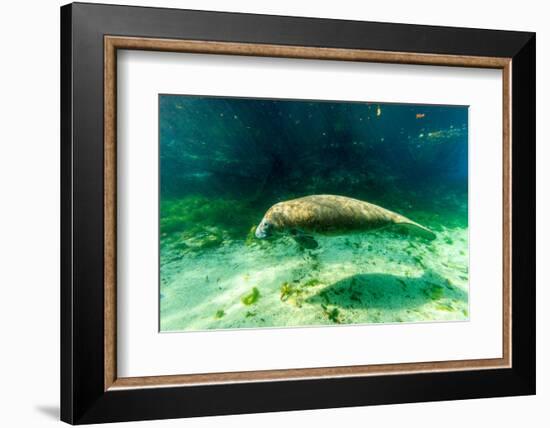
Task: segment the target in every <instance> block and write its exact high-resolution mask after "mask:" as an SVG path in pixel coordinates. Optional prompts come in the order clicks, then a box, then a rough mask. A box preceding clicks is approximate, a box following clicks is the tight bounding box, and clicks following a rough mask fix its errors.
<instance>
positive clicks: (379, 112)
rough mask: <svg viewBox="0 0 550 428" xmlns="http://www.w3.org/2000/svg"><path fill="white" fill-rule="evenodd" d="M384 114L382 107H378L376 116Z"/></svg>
mask: <svg viewBox="0 0 550 428" xmlns="http://www.w3.org/2000/svg"><path fill="white" fill-rule="evenodd" d="M381 114H382V109H381V108H380V106H378V107H376V116H380V115H381Z"/></svg>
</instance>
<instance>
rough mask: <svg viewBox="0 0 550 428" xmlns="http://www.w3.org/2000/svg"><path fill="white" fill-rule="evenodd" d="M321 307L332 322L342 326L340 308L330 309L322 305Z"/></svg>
mask: <svg viewBox="0 0 550 428" xmlns="http://www.w3.org/2000/svg"><path fill="white" fill-rule="evenodd" d="M321 307H322V308H323V313H324V314H325V316H326V317H327V318H328V319H329V320H330V321H332V322H333V323H335V324H341V322H342V321H341V320H340V311H339V310H338V308H330V309H329V308H328V306H326V305H321Z"/></svg>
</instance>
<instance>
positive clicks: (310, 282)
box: [304, 278, 321, 287]
mask: <svg viewBox="0 0 550 428" xmlns="http://www.w3.org/2000/svg"><path fill="white" fill-rule="evenodd" d="M319 284H321V281H319V279H318V278H311V279H309V280H307V281H306V282H304V287H315V286H316V285H319Z"/></svg>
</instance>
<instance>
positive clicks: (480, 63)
mask: <svg viewBox="0 0 550 428" xmlns="http://www.w3.org/2000/svg"><path fill="white" fill-rule="evenodd" d="M118 49H130V50H147V51H165V52H166V51H167V52H181V53H202V54H214V55H215V54H218V55H244V56H263V57H280V58H299V59H324V60H339V61H362V62H378V63H394V64H418V65H441V66H456V67H477V68H494V69H501V70H502V82H503V85H502V91H503V109H502V125H503V135H502V144H503V158H502V162H503V189H502V192H503V219H502V220H503V231H502V232H503V250H502V251H503V252H502V257H503V259H502V261H503V289H502V302H503V308H502V314H503V320H502V336H503V337H502V339H503V340H502V344H503V346H502V358H491V359H474V360H457V361H431V362H421V363H400V364H375V365H356V366H340V367H316V368H304V369H280V370H261V371H244V372H226V373H204V374H187V375H169V376H146V377H126V378H120V377H118V376H117V349H116V342H117V320H116V307H117V305H116V298H117V293H116V256H117V246H116V236H117V233H116V227H117V218H116V214H117V211H116V189H117V181H116V179H117V170H116V163H117V161H116V153H117V150H116V137H117V135H116V133H117V132H116V129H117V126H116V124H117V118H116V89H117V73H116V71H117V70H116V68H117V55H116V54H117V50H118ZM511 65H512V60H511V58H497V57H478V56H460V55H439V54H419V53H406V52H383V51H370V50H361V49H338V48H320V47H305V46H283V45H267V44H250V43H232V42H211V41H195V40H170V39H154V38H138V37H119V36H105V37H104V215H105V217H104V229H105V230H104V389H105V391H107V390H111V389H123V388H143V387H163V386H192V385H198V384H219V383H235V382H259V381H273V380H278V381H279V380H297V379H311V378H338V377H357V376H369V375H383V374H386V375H391V374H404V373H419V372H442V371H457V370H471V369H476V370H479V369H496V368H507V367H511V361H512V355H511V338H512V315H511V314H512V313H511V287H512V284H511V276H512V270H511V269H512V266H511V251H512V248H511V244H512V242H511V240H512V234H511V227H512V224H511V218H512V217H511V214H512V213H511V210H512V205H511V186H512V165H511V124H512V121H511V116H512V110H511V78H512V74H511V73H512V71H511V70H512V67H511Z"/></svg>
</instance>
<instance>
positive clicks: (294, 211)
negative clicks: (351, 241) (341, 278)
mask: <svg viewBox="0 0 550 428" xmlns="http://www.w3.org/2000/svg"><path fill="white" fill-rule="evenodd" d="M392 225H398V226H403V229H406V230H407V231H410V232H411V233H414V234H417V235H419V236H422V237H424V238H427V239H434V238H435V234H434V233H433V232H432V231H431V230H429V229H428V228H426V227H424V226H422V225H420V224H418V223H416V222H414V221H412V220H409V219H408V218H407V217H404V216H402V215H400V214H397V213H394V212H392V211H390V210H387V209H385V208H382V207H380V206H378V205H374V204H371V203H369V202H365V201H360V200H358V199H353V198H348V197H346V196H336V195H310V196H305V197H303V198H298V199H292V200H290V201H284V202H279V203H277V204H275V205H273V206H272V207H271V208H269V210H267V212H266V213H265V215H264V217H263V219H262V221H261V223H260V224H259V225H258V227H257V228H256V237H257V238H259V239H263V238H267V237H268V236H270V235H272V234H274V233H284V232H288V233H291V234H293V235H297V236H302V235H303V234H307V233H319V234H329V235H330V234H335V235H338V234H343V233H347V232H359V231H368V230H373V229H380V228H383V227H387V226H392ZM303 236H305V235H303Z"/></svg>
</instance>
